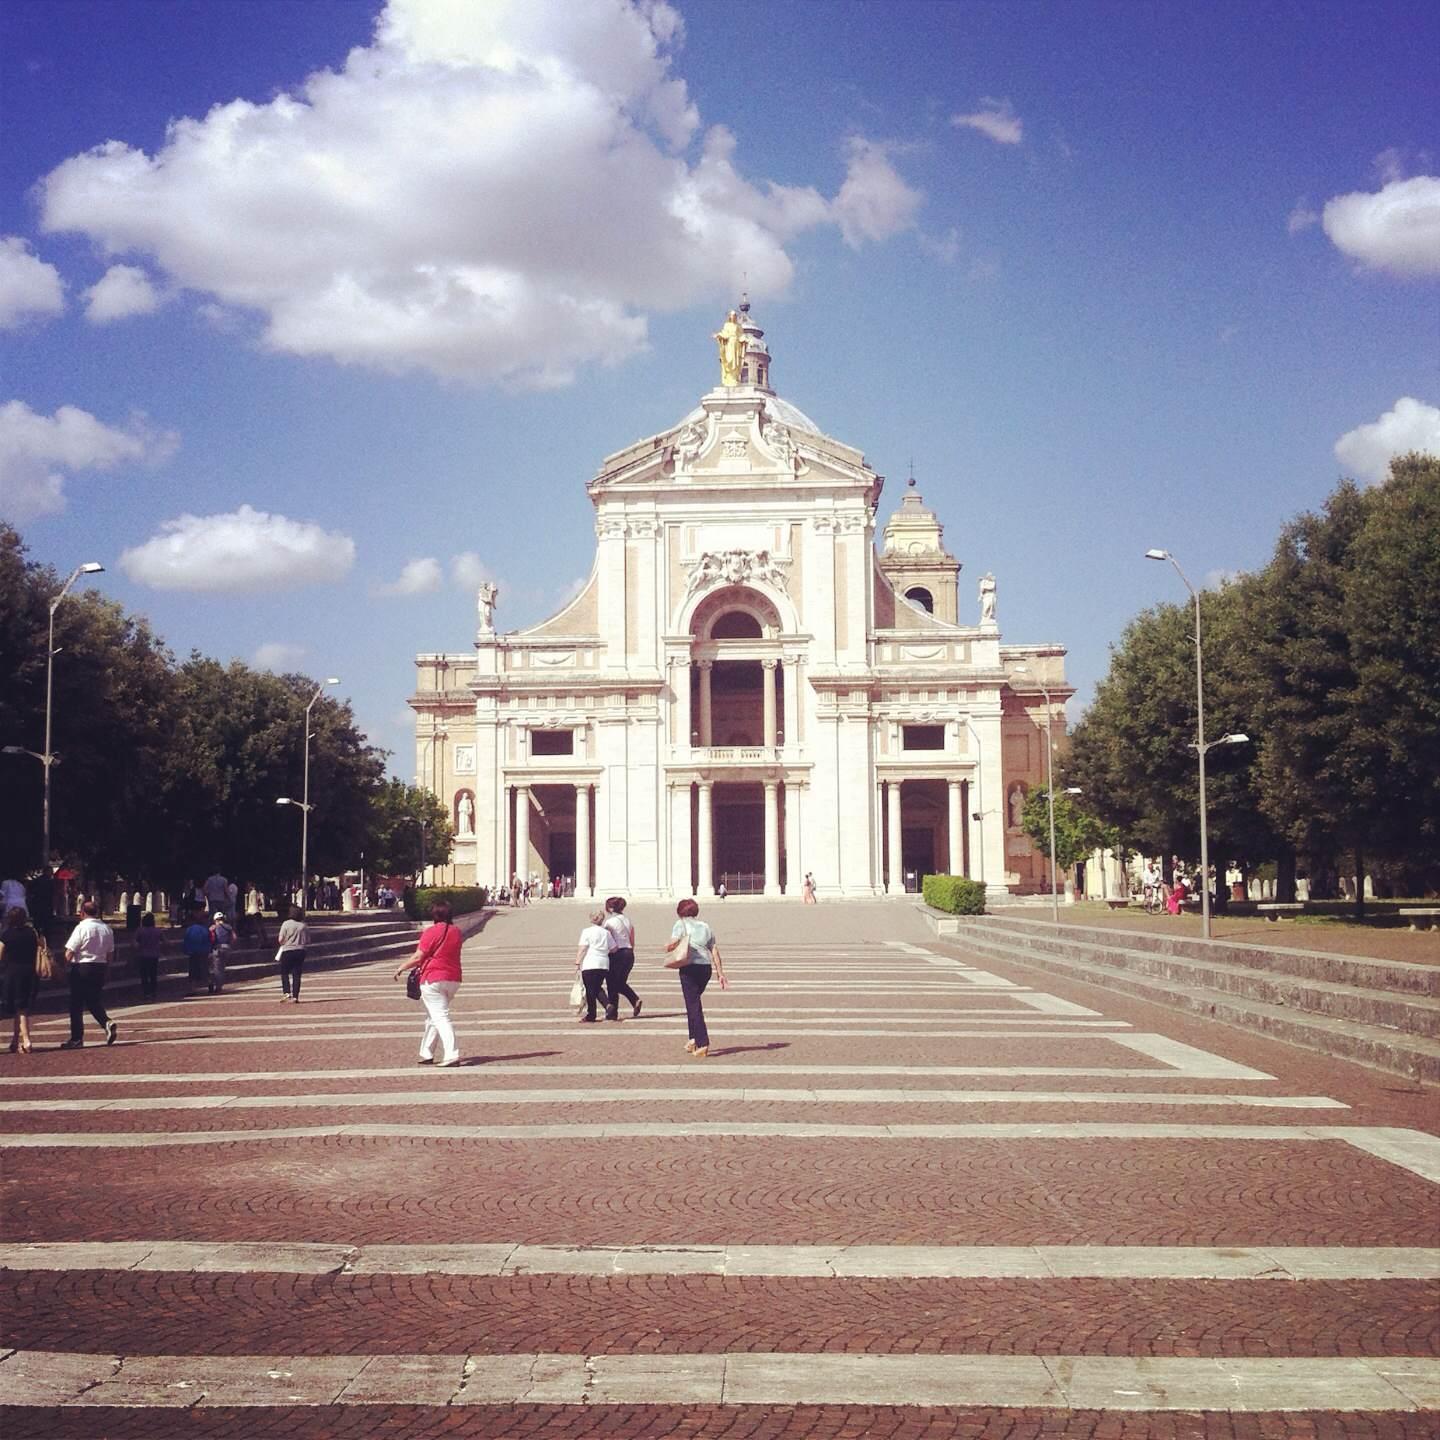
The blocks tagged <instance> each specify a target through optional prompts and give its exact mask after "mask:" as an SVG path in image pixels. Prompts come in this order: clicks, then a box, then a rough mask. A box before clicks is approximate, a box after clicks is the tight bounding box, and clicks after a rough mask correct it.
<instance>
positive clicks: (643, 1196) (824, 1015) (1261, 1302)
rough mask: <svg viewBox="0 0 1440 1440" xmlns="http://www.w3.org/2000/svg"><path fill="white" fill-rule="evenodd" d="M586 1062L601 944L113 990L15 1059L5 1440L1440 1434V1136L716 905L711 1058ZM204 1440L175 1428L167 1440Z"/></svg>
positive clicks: (1036, 990) (1419, 1117) (613, 1042)
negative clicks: (590, 992)
mask: <svg viewBox="0 0 1440 1440" xmlns="http://www.w3.org/2000/svg"><path fill="white" fill-rule="evenodd" d="M631 913H632V915H633V916H634V918H635V920H636V923H637V927H638V930H639V936H640V945H639V954H640V961H639V964H638V965H637V967H636V972H635V975H634V976H633V977H632V983H633V984H634V985H635V986H636V988H637V989H638V990H639V992H640V993H641V995H642V996H643V997H644V1001H645V1008H644V1013H643V1016H642V1018H640V1019H639V1020H631V1019H628V1018H627V1019H626V1020H624V1021H623V1022H622V1023H620V1024H597V1025H593V1026H582V1025H577V1024H576V1023H575V1020H574V1015H573V1012H572V1011H570V1009H569V1008H568V1005H567V1003H566V1002H567V992H568V988H569V984H570V979H571V967H572V965H573V960H574V939H575V935H576V933H577V932H578V930H579V928H580V926H581V924H583V921H584V915H583V911H582V909H581V907H580V906H578V905H576V904H568V903H563V902H559V903H549V904H541V905H539V906H536V907H534V908H532V909H530V910H527V911H514V912H501V913H500V914H498V915H496V916H495V917H494V918H493V919H491V920H490V921H489V923H488V924H487V925H486V926H485V927H484V929H483V930H482V931H480V932H479V933H477V934H476V935H475V936H474V937H473V938H472V939H471V941H470V942H469V944H468V945H467V947H466V951H465V966H466V982H465V985H464V987H463V988H462V990H461V992H460V997H459V1000H458V1004H457V1013H458V1022H459V1023H458V1029H459V1032H460V1037H461V1048H462V1052H463V1054H464V1057H465V1060H464V1063H463V1064H462V1065H461V1066H460V1067H459V1068H458V1069H454V1070H443V1071H437V1070H435V1069H433V1068H418V1067H417V1066H416V1065H415V1054H416V1048H417V1041H418V1038H419V1031H420V1018H419V1007H418V1006H415V1005H413V1004H409V1003H407V1002H406V1001H405V999H404V998H403V994H402V992H401V987H400V986H399V985H396V984H393V983H392V982H391V980H390V971H391V969H392V967H393V959H389V958H379V959H372V960H369V961H365V962H361V963H355V964H352V965H349V966H340V965H335V966H331V967H329V968H326V967H321V968H318V969H316V970H315V971H313V972H312V973H311V974H310V975H309V976H308V977H307V980H306V984H305V989H304V995H303V999H304V1003H302V1004H301V1005H299V1006H286V1007H282V1006H280V1005H279V1004H277V1003H276V1001H277V997H278V985H277V982H276V981H275V979H274V977H273V976H271V975H270V974H269V973H268V971H261V970H257V971H252V972H245V971H243V970H242V971H240V972H239V975H238V977H237V983H236V984H234V985H233V986H232V987H230V988H228V989H227V992H226V993H225V994H223V995H221V996H219V997H215V998H213V999H212V998H208V997H199V998H196V999H185V998H183V996H182V995H181V994H180V992H179V989H178V988H176V987H177V986H178V984H179V982H178V981H172V982H170V985H171V988H169V989H167V990H164V991H163V992H162V1003H160V1004H156V1005H152V1006H149V1007H146V1008H144V1009H141V1008H139V1007H138V1005H137V1004H136V1003H135V1001H134V998H133V997H134V992H133V991H131V990H124V989H117V990H116V998H117V999H118V1002H119V1003H118V1004H117V1005H116V1006H115V1014H116V1018H117V1019H118V1021H119V1023H120V1029H121V1036H120V1043H119V1044H117V1045H116V1046H114V1047H113V1048H106V1047H104V1046H103V1045H97V1044H94V1043H93V1037H94V1031H93V1029H92V1030H91V1032H90V1036H91V1040H92V1043H90V1044H88V1045H87V1047H86V1048H85V1049H83V1050H81V1051H78V1052H69V1053H61V1052H59V1051H57V1050H55V1049H54V1045H55V1044H56V1043H57V1042H58V1041H59V1040H60V1039H62V1038H63V1037H64V1034H65V1027H64V1022H63V1021H62V1020H61V1019H60V1018H59V1017H58V1016H50V1017H48V1018H46V1019H45V1020H44V1021H43V1022H42V1023H41V1024H40V1025H39V1027H38V1031H37V1046H43V1049H42V1048H37V1050H36V1052H35V1053H34V1054H32V1055H30V1056H28V1057H25V1056H6V1057H5V1061H4V1065H3V1069H0V1087H3V1088H0V1094H3V1100H4V1106H5V1118H4V1146H5V1150H4V1216H5V1225H4V1234H3V1243H0V1263H3V1265H4V1266H5V1267H6V1268H5V1271H4V1275H3V1283H4V1291H5V1293H4V1316H5V1334H4V1336H3V1342H0V1344H3V1348H0V1400H3V1402H4V1410H3V1414H0V1424H3V1433H4V1434H5V1435H6V1437H7V1440H21V1437H28V1436H47V1437H49V1436H53V1437H65V1436H76V1437H81V1436H83V1437H87V1440H93V1437H97V1436H105V1435H115V1436H132V1435H133V1436H141V1435H145V1436H155V1435H177V1436H197V1437H208V1436H220V1435H225V1436H237V1437H240V1436H268V1435H284V1436H286V1437H288V1440H311V1437H318V1436H347V1437H349V1436H356V1437H359V1436H367V1437H368V1436H402V1435H403V1436H429V1435H440V1434H444V1435H466V1436H565V1437H578V1436H587V1435H607V1436H610V1435H615V1436H656V1437H659V1436H670V1435H685V1436H706V1437H709V1436H725V1437H757V1440H758V1437H780V1436H787V1437H788V1436H797V1437H798V1436H821V1437H840V1436H856V1437H858V1436H871V1435H873V1436H882V1437H900V1436H905V1437H912V1436H913V1437H921V1436H924V1437H940V1436H950V1435H995V1436H1007V1437H1010V1436H1015V1437H1019V1436H1038V1435H1042V1434H1043V1435H1045V1436H1052V1435H1062V1436H1087V1437H1088V1436H1095V1437H1100V1436H1142V1435H1143V1436H1191V1435H1194V1436H1201V1435H1203V1436H1226V1437H1229V1436H1251V1435H1254V1436H1293V1435H1301V1436H1307V1435H1335V1436H1340V1435H1346V1436H1348V1435H1365V1436H1369V1435H1394V1436H1422V1435H1427V1436H1428V1435H1434V1434H1435V1433H1436V1432H1437V1427H1440V1358H1437V1356H1440V1343H1437V1342H1440V1306H1437V1299H1440V1248H1437V1247H1440V1206H1437V1203H1436V1195H1437V1192H1436V1185H1437V1183H1440V1140H1437V1139H1436V1138H1435V1134H1434V1132H1435V1129H1436V1125H1435V1120H1436V1111H1435V1105H1434V1092H1433V1091H1427V1090H1422V1089H1420V1088H1417V1087H1414V1086H1411V1085H1409V1084H1408V1083H1407V1082H1405V1081H1404V1080H1401V1079H1397V1078H1395V1077H1393V1076H1388V1075H1383V1074H1380V1073H1379V1072H1372V1071H1367V1070H1364V1069H1361V1068H1358V1067H1356V1066H1353V1065H1349V1064H1346V1063H1344V1062H1341V1061H1335V1060H1328V1059H1323V1058H1320V1057H1317V1056H1314V1055H1311V1054H1309V1053H1307V1052H1304V1051H1300V1050H1296V1049H1292V1048H1290V1047H1288V1046H1285V1045H1281V1044H1278V1043H1275V1042H1271V1041H1268V1040H1266V1039H1263V1038H1259V1037H1256V1036H1254V1035H1251V1034H1248V1033H1244V1032H1241V1031H1239V1030H1235V1029H1231V1028H1228V1027H1225V1026H1222V1025H1218V1024H1215V1023H1213V1022H1207V1021H1204V1020H1200V1019H1197V1018H1195V1017H1193V1016H1188V1015H1179V1014H1175V1013H1171V1012H1169V1011H1166V1010H1162V1009H1159V1008H1157V1007H1154V1006H1151V1005H1148V1004H1146V1003H1143V1002H1140V1001H1136V1000H1131V999H1126V998H1122V997H1118V996H1113V995H1107V994H1106V993H1105V992H1103V991H1101V990H1100V989H1098V988H1095V987H1092V986H1089V985H1084V984H1080V983H1076V982H1070V981H1066V980H1064V979H1062V978H1059V977H1057V976H1054V975H1049V974H1042V973H1041V972H1038V971H1032V970H1027V969H1026V968H1024V967H1022V966H1020V965H1018V964H1013V965H1012V964H1006V965H998V964H996V963H994V962H990V961H983V962H972V961H970V960H967V957H966V955H965V952H964V950H963V948H962V947H961V946H960V945H957V944H953V943H951V942H949V941H943V940H936V939H934V938H933V937H932V936H931V934H930V931H929V929H928V928H927V926H926V925H925V923H924V921H923V919H922V918H921V916H920V915H919V914H918V912H917V911H916V910H915V909H914V908H913V906H911V905H910V904H909V903H908V902H900V901H895V902H872V903H852V904H845V905H841V904H831V905H821V906H819V907H816V908H814V909H802V908H801V907H799V906H797V905H776V904H761V903H753V902H752V903H744V902H731V903H729V904H718V903H715V904H711V905H710V906H708V907H707V910H706V914H707V918H709V919H711V920H712V923H714V925H715V928H716V930H717V932H718V934H719V936H720V938H721V943H722V947H723V950H724V954H725V958H726V965H727V969H728V971H729V972H730V975H731V978H732V981H733V985H732V988H731V989H730V990H729V991H728V992H725V993H722V992H720V991H719V989H718V988H717V987H716V986H714V985H712V987H711V989H710V991H709V992H708V993H707V995H706V1010H707V1015H708V1017H709V1020H710V1025H711V1030H712V1050H711V1056H710V1058H709V1059H708V1060H705V1061H693V1060H690V1059H689V1057H687V1056H686V1055H685V1054H684V1053H683V1049H682V1046H683V1042H684V1038H685V1028H684V1016H683V1009H682V1007H681V1004H680V995H679V986H678V984H677V982H676V979H675V977H674V975H673V974H672V973H670V972H667V971H665V970H663V969H661V968H660V965H659V960H658V952H659V947H660V943H661V941H662V940H663V938H664V937H665V936H666V935H668V930H669V912H668V911H666V910H664V909H662V908H660V907H650V906H636V907H633V908H632V911H631ZM182 1411H184V1412H185V1413H183V1414H182V1413H181V1412H182Z"/></svg>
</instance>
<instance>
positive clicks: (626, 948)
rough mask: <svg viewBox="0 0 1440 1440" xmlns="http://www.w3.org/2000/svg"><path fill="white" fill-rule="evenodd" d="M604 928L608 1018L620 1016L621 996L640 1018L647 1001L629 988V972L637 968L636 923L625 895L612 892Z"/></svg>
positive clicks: (635, 1015)
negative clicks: (607, 947)
mask: <svg viewBox="0 0 1440 1440" xmlns="http://www.w3.org/2000/svg"><path fill="white" fill-rule="evenodd" d="M605 928H606V929H607V930H608V931H609V932H610V938H611V941H612V949H611V951H610V985H609V991H610V1003H609V1004H608V1005H607V1006H606V1007H605V1018H606V1019H607V1020H618V1019H619V1018H620V1013H619V1011H620V997H621V996H622V995H623V996H624V997H625V998H626V999H627V1000H628V1001H629V1002H630V1010H631V1013H632V1014H633V1015H634V1017H635V1018H636V1019H637V1020H638V1019H639V1018H640V1007H641V1005H642V1004H643V1003H644V1002H643V1001H642V1000H641V999H640V997H639V996H638V995H637V994H636V993H635V992H634V991H633V990H632V989H631V988H630V972H631V971H632V970H633V969H634V968H635V922H634V921H633V920H632V919H631V918H630V917H629V916H628V915H627V914H626V913H625V897H624V896H623V895H612V896H611V897H610V898H609V899H608V900H607V901H606V902H605Z"/></svg>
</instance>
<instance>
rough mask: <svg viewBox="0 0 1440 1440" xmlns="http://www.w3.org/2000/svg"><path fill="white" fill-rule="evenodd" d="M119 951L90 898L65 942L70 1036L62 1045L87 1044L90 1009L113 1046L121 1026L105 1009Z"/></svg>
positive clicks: (107, 1040) (74, 1048) (106, 1038)
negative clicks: (109, 973) (107, 983)
mask: <svg viewBox="0 0 1440 1440" xmlns="http://www.w3.org/2000/svg"><path fill="white" fill-rule="evenodd" d="M114 953H115V933H114V931H112V930H111V929H110V927H109V926H108V925H107V924H106V923H105V922H104V921H103V920H102V919H101V918H100V907H99V906H98V905H96V903H95V902H94V901H93V900H87V901H85V903H84V904H83V905H81V907H80V923H79V924H78V925H77V926H76V927H75V928H74V929H73V930H72V931H71V932H70V938H69V939H68V940H67V941H66V942H65V958H66V959H67V960H68V961H69V962H70V1038H69V1039H68V1040H66V1041H65V1042H64V1043H63V1044H62V1045H61V1046H60V1048H61V1049H62V1050H78V1049H79V1048H80V1047H81V1046H82V1045H83V1044H84V1043H85V1012H86V1011H87V1010H88V1011H89V1012H90V1013H91V1014H92V1015H93V1016H94V1017H95V1021H96V1023H97V1024H98V1025H100V1026H101V1027H102V1028H103V1029H104V1031H105V1043H106V1044H107V1045H113V1044H114V1043H115V1037H116V1036H117V1035H118V1034H119V1033H120V1027H119V1026H118V1025H116V1023H115V1022H114V1021H113V1020H112V1019H111V1018H110V1016H109V1015H108V1014H107V1013H106V1011H105V1001H104V998H103V992H104V989H105V972H106V971H107V970H108V969H109V968H110V957H111V956H112V955H113V954H114Z"/></svg>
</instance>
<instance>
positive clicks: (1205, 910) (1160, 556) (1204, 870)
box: [1145, 550, 1250, 940]
mask: <svg viewBox="0 0 1440 1440" xmlns="http://www.w3.org/2000/svg"><path fill="white" fill-rule="evenodd" d="M1145 558H1146V559H1147V560H1168V561H1169V562H1170V563H1171V564H1172V565H1173V566H1174V567H1175V573H1176V574H1177V575H1178V576H1179V577H1180V580H1181V582H1182V583H1183V584H1184V586H1185V588H1186V589H1187V590H1188V591H1189V592H1190V599H1191V601H1192V602H1193V604H1194V606H1195V742H1194V744H1193V745H1192V746H1191V747H1190V748H1191V749H1192V750H1194V752H1195V758H1196V762H1197V763H1198V765H1199V768H1200V933H1201V934H1202V935H1203V936H1204V937H1205V939H1207V940H1208V939H1210V837H1209V833H1208V829H1207V824H1206V807H1205V757H1206V755H1208V754H1209V753H1210V751H1212V750H1213V749H1215V747H1216V746H1217V745H1244V744H1245V743H1246V742H1247V741H1248V740H1249V739H1250V737H1249V736H1248V735H1239V734H1236V735H1222V736H1221V737H1220V738H1219V739H1218V740H1215V741H1212V742H1211V743H1210V744H1209V745H1207V744H1206V743H1205V669H1204V660H1203V656H1202V653H1201V648H1200V592H1199V591H1198V590H1196V588H1195V587H1194V586H1193V585H1192V584H1191V583H1190V581H1189V579H1188V578H1187V577H1186V574H1185V572H1184V571H1183V570H1182V569H1181V568H1180V562H1179V561H1178V560H1176V558H1175V557H1174V556H1173V555H1172V554H1171V553H1170V552H1169V551H1168V550H1147V551H1146V552H1145Z"/></svg>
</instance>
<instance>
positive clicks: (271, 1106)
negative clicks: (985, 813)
mask: <svg viewBox="0 0 1440 1440" xmlns="http://www.w3.org/2000/svg"><path fill="white" fill-rule="evenodd" d="M693 1073H694V1067H693V1066H692V1067H691V1074H693ZM591 1074H592V1077H593V1082H594V1083H592V1084H590V1085H588V1086H586V1087H584V1088H583V1089H575V1090H560V1089H554V1090H489V1089H487V1090H480V1089H473V1088H465V1089H447V1090H374V1091H360V1092H358V1093H357V1092H356V1091H353V1090H349V1091H345V1092H344V1093H328V1094H327V1093H324V1092H320V1093H317V1092H316V1091H314V1090H306V1091H305V1092H304V1093H303V1094H298V1095H145V1096H136V1095H125V1096H117V1097H115V1098H113V1099H112V1098H106V1097H95V1098H85V1099H74V1100H7V1101H6V1102H5V1103H4V1105H3V1106H0V1112H3V1113H4V1114H7V1115H15V1114H23V1115H33V1114H56V1113H69V1114H81V1115H103V1114H107V1113H108V1114H117V1113H130V1112H138V1111H142V1110H147V1111H153V1110H297V1109H307V1110H313V1109H335V1108H337V1107H344V1108H346V1109H367V1110H373V1109H391V1108H395V1107H397V1106H405V1105H410V1106H419V1107H422V1108H425V1109H429V1108H431V1107H433V1106H440V1105H580V1104H583V1105H606V1104H611V1105H616V1104H621V1105H683V1104H685V1103H687V1102H688V1101H691V1100H695V1101H702V1102H703V1103H705V1104H706V1105H709V1104H712V1103H714V1102H716V1101H726V1102H728V1103H730V1104H740V1105H774V1104H780V1105H1180V1106H1194V1105H1204V1106H1216V1107H1220V1106H1236V1105H1239V1106H1249V1107H1253V1108H1256V1109H1273V1110H1348V1109H1349V1108H1350V1107H1349V1106H1348V1105H1346V1104H1344V1103H1343V1102H1342V1101H1340V1100H1331V1099H1329V1098H1328V1097H1327V1096H1324V1095H1214V1094H1206V1095H1185V1094H1176V1093H1168V1092H1165V1091H1137V1090H1090V1091H1084V1090H1077V1091H1065V1090H846V1089H839V1088H836V1089H823V1090H817V1089H811V1088H809V1087H799V1086H797V1087H793V1088H781V1087H763V1088H762V1087H758V1086H746V1087H743V1088H732V1087H729V1086H725V1087H715V1086H711V1085H708V1084H707V1085H704V1086H703V1087H702V1086H695V1087H690V1088H687V1089H684V1090H676V1089H675V1088H674V1087H671V1088H669V1089H664V1090H648V1089H640V1088H636V1089H631V1088H628V1087H621V1086H620V1085H619V1084H618V1083H617V1082H616V1081H615V1080H614V1079H613V1078H612V1077H611V1075H610V1072H609V1071H606V1070H603V1069H597V1070H594V1071H592V1072H591ZM306 1080H307V1083H311V1084H313V1083H314V1077H313V1076H307V1077H306Z"/></svg>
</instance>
